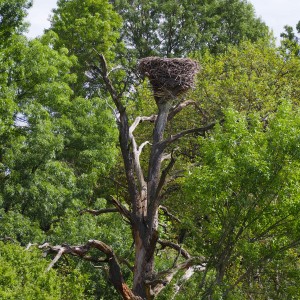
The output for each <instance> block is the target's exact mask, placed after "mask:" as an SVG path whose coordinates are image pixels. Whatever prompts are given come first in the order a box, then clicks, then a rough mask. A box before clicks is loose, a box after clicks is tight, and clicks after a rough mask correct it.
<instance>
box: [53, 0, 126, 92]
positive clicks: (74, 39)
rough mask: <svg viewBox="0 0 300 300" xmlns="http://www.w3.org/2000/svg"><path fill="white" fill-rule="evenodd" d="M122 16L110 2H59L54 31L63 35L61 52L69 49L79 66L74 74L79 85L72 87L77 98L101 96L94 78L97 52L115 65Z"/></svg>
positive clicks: (56, 45) (74, 69) (119, 47)
mask: <svg viewBox="0 0 300 300" xmlns="http://www.w3.org/2000/svg"><path fill="white" fill-rule="evenodd" d="M120 26H121V18H120V16H119V15H118V14H117V13H116V12H115V11H114V10H113V8H112V6H111V5H110V4H109V3H108V1H106V0H98V1H93V0H88V1H80V0H78V1H77V0H76V1H68V0H59V1H58V2H57V8H56V9H54V14H53V16H52V18H51V28H50V29H51V30H53V31H55V32H56V33H57V34H58V35H59V39H58V40H57V41H56V43H55V47H56V48H57V49H59V48H61V47H66V48H67V49H68V50H69V53H70V54H71V55H74V56H76V58H77V63H76V64H74V65H73V67H72V72H73V73H75V74H76V75H77V82H76V84H74V85H73V86H72V88H73V90H74V92H75V95H77V96H83V97H85V96H86V95H89V94H96V95H97V91H98V92H99V82H98V81H96V80H95V77H94V76H93V74H92V73H91V72H92V69H91V66H92V65H93V64H94V62H95V61H96V60H97V56H98V54H97V52H98V53H103V54H105V56H106V57H107V59H108V60H109V61H113V60H114V58H115V57H116V52H117V51H121V45H118V44H117V39H118V38H119V31H118V30H119V28H120Z"/></svg>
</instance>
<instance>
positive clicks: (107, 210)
mask: <svg viewBox="0 0 300 300" xmlns="http://www.w3.org/2000/svg"><path fill="white" fill-rule="evenodd" d="M113 212H119V210H118V209H117V208H103V209H98V210H96V209H83V210H81V211H80V212H79V214H80V215H83V214H84V213H89V214H91V215H93V216H99V215H101V214H106V213H113Z"/></svg>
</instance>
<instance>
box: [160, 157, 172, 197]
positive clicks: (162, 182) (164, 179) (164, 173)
mask: <svg viewBox="0 0 300 300" xmlns="http://www.w3.org/2000/svg"><path fill="white" fill-rule="evenodd" d="M175 161H176V160H175V158H174V156H173V155H172V154H171V160H170V162H169V164H168V165H167V166H166V168H165V169H164V170H163V171H162V173H161V176H160V179H159V183H158V186H157V189H156V197H158V195H159V193H160V192H161V190H162V188H163V186H164V184H165V182H166V178H167V175H168V174H169V172H170V170H172V168H173V166H174V164H175Z"/></svg>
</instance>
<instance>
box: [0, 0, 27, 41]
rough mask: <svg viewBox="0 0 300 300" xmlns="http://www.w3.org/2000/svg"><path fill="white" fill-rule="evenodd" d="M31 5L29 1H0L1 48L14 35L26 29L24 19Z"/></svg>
mask: <svg viewBox="0 0 300 300" xmlns="http://www.w3.org/2000/svg"><path fill="white" fill-rule="evenodd" d="M31 5H32V1H31V0H13V1H9V0H1V2H0V39H1V46H4V45H5V41H6V40H7V39H9V38H10V37H11V36H12V35H13V34H14V33H21V32H23V31H24V30H25V29H26V24H25V23H24V18H25V17H26V15H27V9H28V8H30V7H31Z"/></svg>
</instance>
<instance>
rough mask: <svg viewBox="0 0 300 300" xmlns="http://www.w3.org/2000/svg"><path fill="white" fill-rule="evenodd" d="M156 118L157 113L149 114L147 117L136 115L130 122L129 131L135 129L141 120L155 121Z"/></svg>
mask: <svg viewBox="0 0 300 300" xmlns="http://www.w3.org/2000/svg"><path fill="white" fill-rule="evenodd" d="M156 118H157V115H151V116H149V117H144V116H142V117H136V119H135V120H134V122H133V123H132V124H131V126H130V128H129V131H130V132H131V133H132V132H133V131H134V130H135V129H136V127H137V126H138V125H139V124H140V123H142V122H145V121H149V122H155V120H156Z"/></svg>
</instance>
